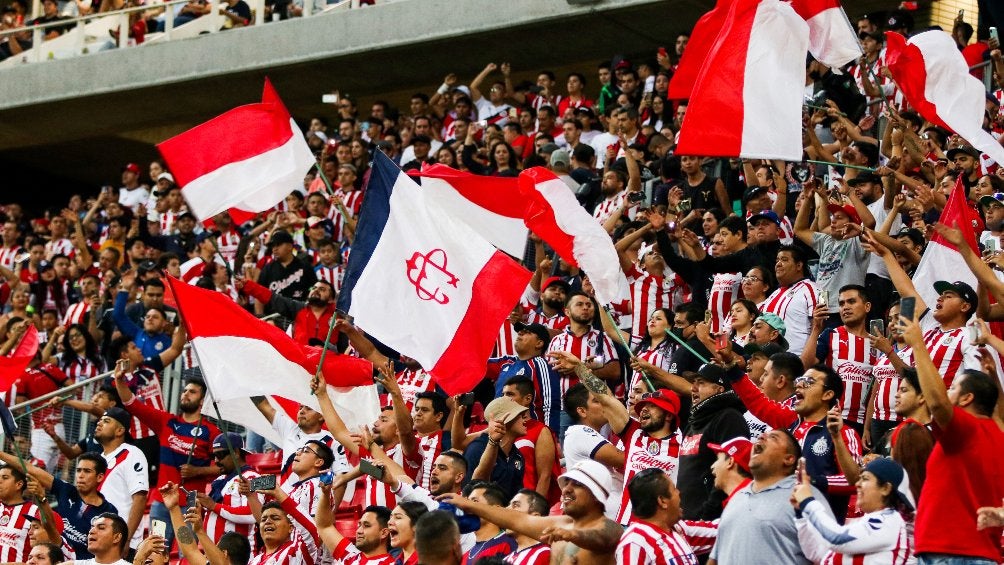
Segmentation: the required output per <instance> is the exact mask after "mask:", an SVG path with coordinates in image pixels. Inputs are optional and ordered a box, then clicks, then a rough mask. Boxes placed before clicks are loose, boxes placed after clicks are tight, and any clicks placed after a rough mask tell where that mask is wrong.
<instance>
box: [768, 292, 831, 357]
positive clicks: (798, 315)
mask: <svg viewBox="0 0 1004 565" xmlns="http://www.w3.org/2000/svg"><path fill="white" fill-rule="evenodd" d="M818 297H819V289H818V288H817V287H816V283H814V282H812V281H811V280H809V279H802V280H800V281H798V282H796V283H795V284H793V285H791V286H782V287H778V289H777V290H775V291H774V292H772V293H771V294H770V296H768V297H767V300H766V302H765V303H764V308H763V311H764V312H770V313H772V314H777V315H778V317H780V318H781V319H782V320H784V327H785V333H784V339H786V340H787V341H788V351H790V352H792V353H794V354H796V355H800V354H801V353H802V349H803V348H804V347H805V341H806V340H807V339H808V338H809V330H810V329H811V320H812V311H813V310H815V309H816V304H818V303H819V298H818Z"/></svg>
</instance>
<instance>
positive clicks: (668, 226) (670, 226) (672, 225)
mask: <svg viewBox="0 0 1004 565" xmlns="http://www.w3.org/2000/svg"><path fill="white" fill-rule="evenodd" d="M666 229H667V230H669V231H670V233H672V232H675V231H676V222H669V223H668V224H666Z"/></svg>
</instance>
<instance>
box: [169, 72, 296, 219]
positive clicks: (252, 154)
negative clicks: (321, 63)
mask: <svg viewBox="0 0 1004 565" xmlns="http://www.w3.org/2000/svg"><path fill="white" fill-rule="evenodd" d="M157 149H159V150H160V153H161V155H163V156H164V160H165V161H167V165H168V167H169V168H170V169H171V172H172V173H173V174H174V178H175V179H177V181H178V185H179V186H181V187H182V189H181V190H182V194H184V196H185V200H186V201H187V202H188V204H189V205H190V206H191V209H192V212H193V213H194V214H195V215H196V216H198V217H199V218H200V219H203V220H204V219H208V218H210V217H212V216H214V215H216V214H218V213H220V212H223V211H225V210H228V209H230V208H236V209H238V210H241V211H245V212H261V211H264V210H267V209H269V208H271V207H273V206H275V205H276V204H278V203H279V202H281V201H282V199H283V198H285V196H286V195H287V194H289V193H290V191H291V190H293V189H294V188H296V187H297V186H302V185H303V176H304V175H305V174H306V173H307V171H308V170H310V168H311V167H312V166H314V165H315V164H316V161H315V160H314V156H313V154H312V153H311V152H310V148H309V147H307V142H306V141H305V140H304V138H303V134H302V133H301V132H300V129H299V127H297V125H296V122H294V121H293V119H292V118H291V117H290V115H289V112H288V111H287V110H286V107H285V106H284V105H283V103H282V100H280V99H279V95H278V94H277V93H276V91H275V89H274V88H272V83H270V82H269V81H268V80H267V79H266V80H265V89H264V92H263V93H262V101H261V103H258V104H247V105H244V106H240V107H238V108H234V109H233V110H230V111H229V112H226V113H225V114H222V115H220V116H217V117H215V118H213V119H212V120H209V121H208V122H206V123H204V124H201V125H198V126H196V127H194V128H192V129H190V130H188V131H186V132H184V133H181V134H179V135H176V136H174V137H172V138H171V139H168V140H167V141H163V142H161V143H159V144H158V145H157Z"/></svg>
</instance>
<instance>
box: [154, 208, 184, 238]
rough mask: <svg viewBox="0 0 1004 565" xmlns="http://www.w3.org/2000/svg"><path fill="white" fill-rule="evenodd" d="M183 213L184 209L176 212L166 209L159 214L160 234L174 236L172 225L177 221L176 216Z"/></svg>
mask: <svg viewBox="0 0 1004 565" xmlns="http://www.w3.org/2000/svg"><path fill="white" fill-rule="evenodd" d="M183 212H185V209H184V208H182V209H181V210H177V211H175V210H171V209H168V210H167V211H165V212H161V213H160V215H159V222H160V234H161V235H174V231H175V230H174V224H175V223H176V222H177V221H178V216H180V215H181V214H182V213H183Z"/></svg>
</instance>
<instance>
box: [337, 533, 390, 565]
mask: <svg viewBox="0 0 1004 565" xmlns="http://www.w3.org/2000/svg"><path fill="white" fill-rule="evenodd" d="M331 554H332V555H333V556H334V558H335V559H341V561H340V563H341V564H342V565H394V563H396V561H394V558H393V557H391V556H390V555H388V554H386V553H382V554H380V555H375V556H373V557H367V556H365V555H363V554H362V553H360V552H359V549H357V548H356V546H354V545H352V542H351V541H349V540H348V539H346V538H342V541H340V542H338V545H336V546H335V549H334V550H332V552H331Z"/></svg>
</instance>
